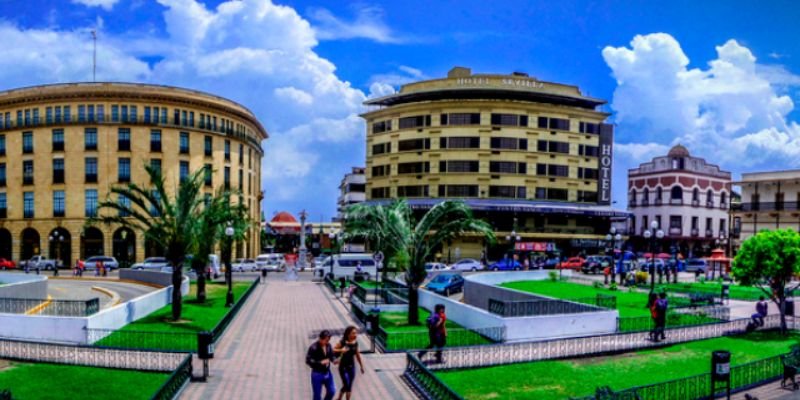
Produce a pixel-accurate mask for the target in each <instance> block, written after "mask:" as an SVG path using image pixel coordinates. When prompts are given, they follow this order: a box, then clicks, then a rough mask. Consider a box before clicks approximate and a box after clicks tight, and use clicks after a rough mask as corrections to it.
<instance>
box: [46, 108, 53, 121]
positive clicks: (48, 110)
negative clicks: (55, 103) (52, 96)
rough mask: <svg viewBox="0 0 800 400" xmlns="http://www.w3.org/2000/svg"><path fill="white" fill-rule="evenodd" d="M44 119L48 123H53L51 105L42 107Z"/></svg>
mask: <svg viewBox="0 0 800 400" xmlns="http://www.w3.org/2000/svg"><path fill="white" fill-rule="evenodd" d="M44 121H45V123H47V124H48V125H50V124H52V123H53V107H46V108H45V109H44Z"/></svg>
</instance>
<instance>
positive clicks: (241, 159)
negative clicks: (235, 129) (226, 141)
mask: <svg viewBox="0 0 800 400" xmlns="http://www.w3.org/2000/svg"><path fill="white" fill-rule="evenodd" d="M239 165H244V145H243V144H241V143H240V144H239Z"/></svg>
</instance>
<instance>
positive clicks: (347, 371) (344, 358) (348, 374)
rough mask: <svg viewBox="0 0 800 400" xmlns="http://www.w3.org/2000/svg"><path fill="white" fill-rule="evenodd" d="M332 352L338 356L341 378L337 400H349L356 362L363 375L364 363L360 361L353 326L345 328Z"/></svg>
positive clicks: (354, 377)
mask: <svg viewBox="0 0 800 400" xmlns="http://www.w3.org/2000/svg"><path fill="white" fill-rule="evenodd" d="M333 352H334V353H336V354H337V355H338V356H339V377H340V378H342V390H340V391H339V400H342V398H343V397H347V400H350V396H351V394H352V393H353V382H354V381H355V380H356V361H358V366H359V368H360V369H361V373H362V374H363V373H364V362H363V361H362V360H361V352H359V351H358V331H357V330H356V327H355V326H352V325H351V326H348V327H347V328H345V330H344V335H342V340H341V341H340V342H339V343H338V344H336V347H335V348H334V349H333ZM345 395H346V396H345Z"/></svg>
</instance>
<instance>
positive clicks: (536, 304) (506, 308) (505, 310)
mask: <svg viewBox="0 0 800 400" xmlns="http://www.w3.org/2000/svg"><path fill="white" fill-rule="evenodd" d="M616 308H617V298H616V297H615V296H607V295H601V294H599V295H597V296H596V297H584V298H574V299H553V300H515V301H503V300H497V299H489V312H491V313H493V314H497V315H500V316H503V317H527V316H535V315H556V314H575V313H585V312H598V311H606V310H608V309H616Z"/></svg>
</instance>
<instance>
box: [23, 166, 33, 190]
mask: <svg viewBox="0 0 800 400" xmlns="http://www.w3.org/2000/svg"><path fill="white" fill-rule="evenodd" d="M22 184H23V185H32V184H33V160H25V161H23V162H22Z"/></svg>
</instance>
